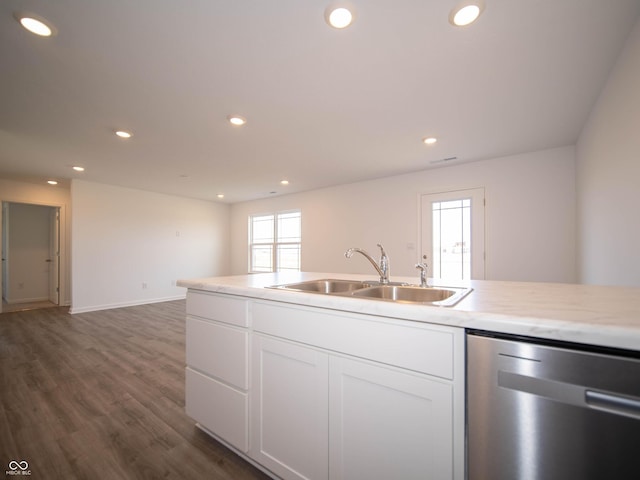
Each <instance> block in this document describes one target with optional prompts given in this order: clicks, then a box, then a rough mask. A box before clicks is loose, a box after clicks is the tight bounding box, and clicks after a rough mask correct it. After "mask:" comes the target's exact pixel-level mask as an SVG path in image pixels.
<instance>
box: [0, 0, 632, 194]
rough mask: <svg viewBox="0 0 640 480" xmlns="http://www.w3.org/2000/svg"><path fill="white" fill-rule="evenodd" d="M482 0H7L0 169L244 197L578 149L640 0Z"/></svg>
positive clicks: (14, 174)
mask: <svg viewBox="0 0 640 480" xmlns="http://www.w3.org/2000/svg"><path fill="white" fill-rule="evenodd" d="M484 1H485V5H486V6H485V9H484V12H483V14H482V16H481V17H480V18H479V19H478V21H477V22H476V23H474V24H472V25H470V26H467V27H462V28H460V27H453V26H452V25H451V24H450V23H449V22H448V17H449V12H450V10H451V9H452V8H453V7H454V6H455V5H456V4H458V3H459V1H458V0H384V1H383V0H351V4H352V5H354V6H355V9H356V19H355V22H354V23H353V25H351V26H350V27H348V28H346V29H343V30H337V29H334V28H331V27H329V26H328V25H327V24H326V23H325V21H324V10H325V8H326V7H327V6H328V5H329V3H331V0H304V1H301V0H270V1H267V0H189V1H186V2H179V1H175V0H174V1H169V0H135V1H131V0H109V1H101V0H56V1H54V2H53V1H50V0H3V1H2V2H1V3H0V68H1V73H0V177H2V178H10V179H19V180H25V181H36V182H44V181H45V180H47V179H49V178H55V179H58V180H62V181H63V182H62V184H63V185H64V183H65V182H68V179H71V178H81V179H85V180H88V181H95V182H101V183H107V184H113V185H120V186H125V187H132V188H139V189H143V190H150V191H156V192H163V193H168V194H173V195H182V196H187V197H193V198H201V199H206V200H213V201H223V202H228V203H233V202H238V201H244V200H249V199H256V198H264V197H268V196H270V195H281V194H286V193H292V192H297V191H304V190H311V189H315V188H320V187H326V186H331V185H338V184H344V183H351V182H356V181H362V180H366V179H373V178H379V177H384V176H390V175H396V174H401V173H408V172H412V171H418V170H424V169H428V168H436V167H441V166H443V165H450V164H454V163H456V162H469V161H476V160H481V159H486V158H493V157H499V156H504V155H511V154H517V153H523V152H529V151H535V150H541V149H546V148H552V147H558V146H565V145H573V144H575V142H576V140H577V138H578V135H579V133H580V130H581V128H582V126H583V125H584V123H585V121H586V119H587V116H588V114H589V112H590V110H591V108H592V107H593V105H594V102H595V100H596V98H597V96H598V94H599V92H600V90H601V88H602V87H603V85H604V82H605V81H606V78H607V76H608V74H609V72H610V71H611V69H612V67H613V65H614V62H615V60H616V58H617V56H618V54H619V52H620V50H621V48H622V46H623V45H624V42H625V40H626V38H627V36H628V34H629V33H630V31H631V28H632V27H633V25H634V23H635V21H636V19H637V17H638V13H639V12H640V0H530V1H514V0H484ZM333 3H336V2H333ZM16 11H27V12H31V13H35V14H37V15H39V16H41V17H44V18H45V19H47V20H48V21H49V22H51V23H52V24H53V25H54V26H55V28H56V29H57V35H55V36H53V37H50V38H42V37H37V36H35V35H33V34H31V33H29V32H27V31H26V30H24V29H23V28H22V27H21V26H20V24H19V23H18V22H17V21H16V20H15V19H14V17H13V14H14V12H16ZM230 114H240V115H243V116H244V117H246V118H247V120H248V122H247V124H246V125H245V126H243V127H234V126H232V125H230V124H229V122H228V121H227V116H228V115H230ZM118 129H124V130H130V131H131V132H133V137H132V138H131V139H129V140H122V139H120V138H118V137H116V136H115V135H114V131H115V130H118ZM427 136H435V137H437V138H438V142H437V143H436V144H434V145H431V146H427V145H425V144H424V143H422V138H424V137H427ZM450 157H456V159H455V160H450V161H448V162H442V160H443V159H445V158H450ZM73 165H80V166H83V167H85V168H86V170H85V171H84V172H82V173H78V172H74V171H73V170H72V169H71V166H73ZM285 178H286V179H287V180H289V182H290V184H289V185H287V186H282V185H280V183H279V182H280V180H282V179H285ZM52 188H56V187H52ZM219 193H223V194H224V195H225V197H224V199H223V200H219V199H218V198H217V197H216V195H217V194H219Z"/></svg>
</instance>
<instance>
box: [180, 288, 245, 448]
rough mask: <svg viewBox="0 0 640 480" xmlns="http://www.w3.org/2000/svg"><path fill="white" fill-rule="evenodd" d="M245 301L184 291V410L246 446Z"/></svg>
mask: <svg viewBox="0 0 640 480" xmlns="http://www.w3.org/2000/svg"><path fill="white" fill-rule="evenodd" d="M247 305H248V301H247V300H245V299H235V298H229V297H223V296H219V295H213V294H206V293H195V292H191V291H189V293H188V295H187V327H186V349H187V352H186V357H187V368H186V375H185V376H186V389H185V391H186V400H185V403H186V405H185V409H186V412H187V415H189V416H190V417H191V418H193V419H194V420H196V421H197V422H198V423H199V425H200V426H201V427H203V428H205V429H207V430H208V431H209V432H211V433H213V434H215V436H217V437H218V438H220V439H221V440H223V441H225V442H227V443H229V444H230V445H232V446H233V447H235V448H237V449H238V450H240V451H243V452H246V451H248V449H249V437H248V435H249V433H248V429H249V401H248V392H247V391H248V387H249V380H248V375H249V372H248V347H249V331H248V329H247V328H246V327H247V326H248V309H247Z"/></svg>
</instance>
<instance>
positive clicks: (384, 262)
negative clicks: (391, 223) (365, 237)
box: [344, 243, 389, 285]
mask: <svg viewBox="0 0 640 480" xmlns="http://www.w3.org/2000/svg"><path fill="white" fill-rule="evenodd" d="M378 247H380V251H381V257H380V264H379V265H378V263H377V262H376V261H375V260H374V258H373V257H372V256H371V255H369V254H368V253H367V252H365V251H364V250H362V249H361V248H355V247H354V248H349V249H347V251H346V252H344V256H345V257H347V258H351V257H352V256H353V254H354V253H360V254H361V255H363V256H364V258H366V259H367V260H369V262H370V263H371V265H373V268H375V269H376V272H378V275H380V283H382V284H383V285H386V284H387V283H389V257H387V254H386V252H385V251H384V247H383V246H382V245H380V244H379V243H378Z"/></svg>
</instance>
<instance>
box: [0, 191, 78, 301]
mask: <svg viewBox="0 0 640 480" xmlns="http://www.w3.org/2000/svg"><path fill="white" fill-rule="evenodd" d="M5 202H6V203H22V204H27V205H37V206H40V207H53V208H57V209H58V212H60V215H59V217H60V220H59V228H58V232H59V253H60V255H59V257H58V258H59V262H58V264H59V268H58V286H59V287H58V288H59V291H58V305H60V306H62V305H68V303H69V302H68V300H67V289H68V287H69V282H68V281H67V275H68V273H67V272H68V268H67V267H68V261H67V255H68V252H67V243H68V241H67V206H66V205H65V204H64V203H56V202H37V201H33V200H29V199H25V198H15V197H2V198H0V204H2V205H3V204H4V203H5ZM2 228H3V209H2V208H0V242H2V241H3V239H4V236H3V231H2ZM2 280H3V279H2V275H0V292H2V285H3V283H2ZM0 313H2V302H1V301H0Z"/></svg>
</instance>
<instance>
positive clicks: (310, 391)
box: [250, 335, 329, 480]
mask: <svg viewBox="0 0 640 480" xmlns="http://www.w3.org/2000/svg"><path fill="white" fill-rule="evenodd" d="M328 358H329V357H328V355H327V354H326V353H323V352H320V351H318V350H315V349H312V348H307V347H303V346H300V345H295V344H292V343H289V342H286V341H280V340H276V339H273V338H270V337H265V336H262V335H255V336H254V337H253V346H252V372H251V374H252V392H251V394H252V397H251V425H252V429H251V431H252V433H251V447H250V455H251V457H252V458H254V459H255V460H256V461H258V462H259V463H261V464H262V465H264V466H265V467H267V468H268V469H269V470H271V471H272V472H274V473H276V474H277V475H278V476H280V477H282V478H285V479H302V478H306V479H310V480H316V479H327V477H328V472H327V470H328V431H327V429H328V418H327V415H328V364H329V360H328Z"/></svg>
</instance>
